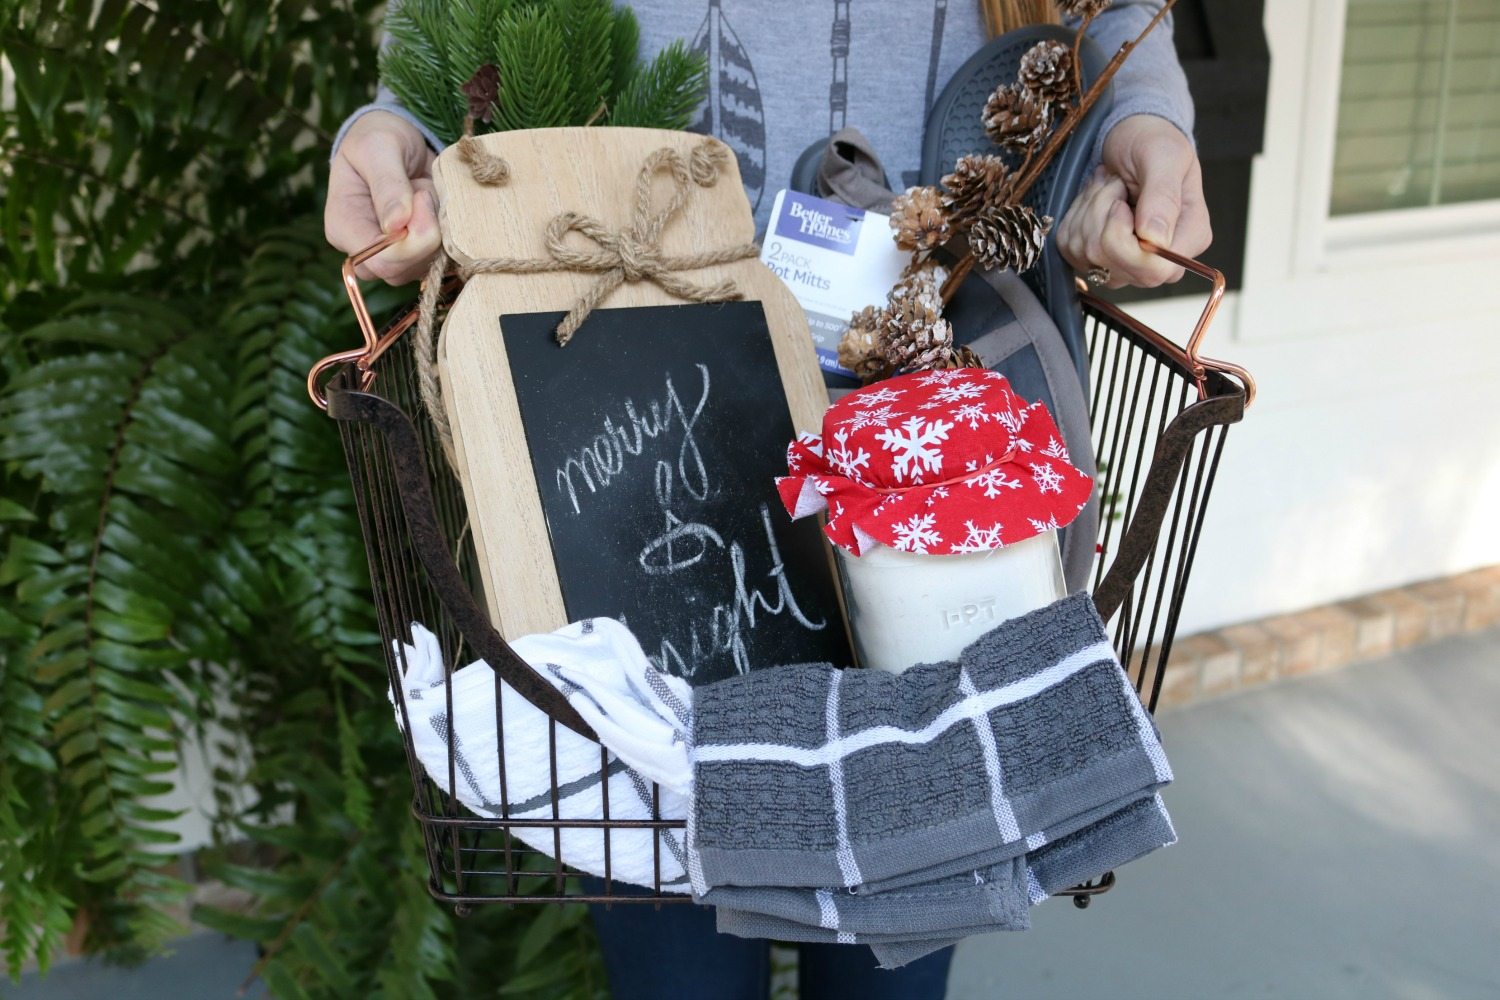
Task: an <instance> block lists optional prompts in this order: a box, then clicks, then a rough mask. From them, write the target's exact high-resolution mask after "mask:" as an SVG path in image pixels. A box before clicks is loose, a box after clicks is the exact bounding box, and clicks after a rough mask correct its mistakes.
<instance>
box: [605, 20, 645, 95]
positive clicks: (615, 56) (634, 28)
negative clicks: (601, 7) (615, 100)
mask: <svg viewBox="0 0 1500 1000" xmlns="http://www.w3.org/2000/svg"><path fill="white" fill-rule="evenodd" d="M640 47H641V25H640V22H639V21H637V20H636V19H635V11H633V10H631V9H630V8H629V7H618V8H616V9H615V23H614V27H613V29H612V30H611V33H610V70H609V79H610V86H609V92H610V94H611V95H618V94H619V93H620V92H621V91H623V90H624V89H625V87H626V86H627V85H628V84H629V83H630V78H631V76H632V75H634V73H635V66H636V61H637V60H638V58H639V51H640Z"/></svg>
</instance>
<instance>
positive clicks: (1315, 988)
mask: <svg viewBox="0 0 1500 1000" xmlns="http://www.w3.org/2000/svg"><path fill="white" fill-rule="evenodd" d="M1160 724H1161V729H1162V734H1163V737H1164V739H1165V742H1166V747H1167V753H1168V755H1169V756H1170V757H1171V760H1172V764H1173V767H1174V769H1175V771H1176V774H1177V782H1176V784H1174V785H1173V786H1172V787H1171V788H1169V789H1168V790H1167V791H1166V793H1165V799H1166V802H1167V807H1168V808H1169V809H1170V810H1171V812H1172V816H1173V820H1174V822H1175V823H1176V826H1177V831H1178V835H1179V837H1180V838H1181V839H1180V842H1179V843H1178V844H1177V845H1176V846H1174V847H1171V848H1168V849H1167V850H1164V851H1159V852H1157V853H1156V854H1154V855H1152V856H1150V857H1148V858H1145V859H1143V860H1142V861H1139V862H1137V863H1136V864H1133V865H1130V866H1129V867H1127V868H1125V869H1123V870H1122V871H1121V873H1120V881H1119V884H1118V885H1117V886H1116V888H1115V889H1114V890H1113V891H1111V892H1110V893H1108V894H1106V895H1104V896H1101V897H1099V898H1097V899H1096V900H1095V901H1094V903H1093V905H1092V906H1090V907H1089V908H1088V909H1087V910H1078V909H1075V908H1074V907H1073V905H1072V904H1071V903H1069V902H1067V901H1066V900H1051V901H1049V902H1047V903H1046V904H1044V905H1043V906H1041V907H1039V908H1038V909H1037V910H1036V911H1035V913H1034V918H1035V920H1034V922H1035V926H1034V927H1033V929H1032V930H1031V931H1029V932H1027V933H1025V934H1013V935H990V936H986V937H981V938H974V939H971V940H969V941H966V942H964V943H963V944H962V945H960V946H959V950H958V956H957V959H956V961H955V963H954V968H953V976H952V980H951V984H950V989H949V1000H1052V998H1057V1000H1135V998H1139V1000H1217V998H1241V997H1256V998H1260V997H1268V998H1293V1000H1303V998H1305V1000H1346V998H1347V1000H1356V998H1357V1000H1381V998H1400V1000H1479V998H1497V997H1500V630H1490V631H1488V632H1481V633H1475V634H1470V635H1464V636H1457V637H1454V638H1451V639H1446V640H1443V641H1441V642H1438V643H1434V644H1432V645H1428V646H1424V647H1420V648H1417V649H1411V650H1407V651H1405V652H1402V653H1399V654H1397V655H1395V656H1392V657H1389V658H1387V659H1385V660H1381V661H1377V662H1373V663H1368V664H1364V665H1361V666H1357V667H1352V668H1349V669H1347V670H1343V671H1340V672H1336V673H1331V674H1323V675H1316V676H1309V677H1304V678H1299V679H1295V680H1288V681H1284V682H1280V683H1277V684H1274V685H1271V686H1269V687H1264V688H1259V689H1256V690H1253V691H1250V692H1247V693H1244V694H1239V695H1234V696H1231V697H1228V698H1224V699H1221V700H1218V701H1212V702H1207V703H1201V704H1195V705H1193V706H1191V707H1188V708H1184V709H1180V710H1175V711H1169V712H1166V713H1164V714H1163V716H1162V717H1161V719H1160ZM253 963H254V950H253V949H252V948H250V947H249V946H247V945H244V944H237V943H230V942H227V941H224V940H223V939H221V938H217V937H214V936H210V935H198V936H195V937H192V938H188V939H185V940H184V941H183V943H182V946H181V947H180V948H179V950H178V953H177V954H176V955H175V956H173V957H170V958H165V959H159V960H156V961H153V962H150V963H147V965H146V966H145V967H143V968H141V969H136V970H133V971H128V972H127V971H122V970H116V969H109V968H105V967H101V966H98V965H95V964H93V963H84V962H74V963H66V964H64V965H62V966H60V967H58V968H56V969H54V971H53V973H52V975H51V976H50V977H49V978H48V980H47V981H46V982H38V981H37V979H36V977H35V975H34V974H31V975H28V976H27V977H25V978H24V979H23V981H22V983H21V984H20V985H19V986H9V985H7V986H5V987H3V988H0V995H4V996H7V997H13V998H16V1000H42V998H46V1000H134V998H137V997H140V998H143V1000H144V998H146V997H151V998H156V997H172V998H183V1000H200V998H201V1000H217V998H221V997H231V996H233V995H234V988H235V986H237V985H238V984H239V982H240V980H241V979H242V978H243V976H244V974H245V972H247V971H248V970H249V968H250V966H251V965H252V964H253ZM256 994H258V990H257V991H252V995H256ZM663 1000H691V998H675V997H674V998H663ZM804 1000H840V998H824V997H807V998H804Z"/></svg>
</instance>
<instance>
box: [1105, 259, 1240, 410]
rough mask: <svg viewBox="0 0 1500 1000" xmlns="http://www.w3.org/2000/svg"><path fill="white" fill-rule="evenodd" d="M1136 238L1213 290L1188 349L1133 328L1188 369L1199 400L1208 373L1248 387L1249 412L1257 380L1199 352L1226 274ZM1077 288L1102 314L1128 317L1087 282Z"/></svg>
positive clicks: (1205, 392) (1205, 388) (1221, 296)
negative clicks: (1099, 295) (1206, 283)
mask: <svg viewBox="0 0 1500 1000" xmlns="http://www.w3.org/2000/svg"><path fill="white" fill-rule="evenodd" d="M1136 239H1137V240H1140V244H1141V249H1142V250H1145V251H1146V252H1147V253H1154V254H1156V255H1157V256H1158V257H1161V258H1162V259H1163V260H1169V261H1171V262H1172V263H1173V264H1176V265H1177V266H1178V267H1180V268H1182V269H1183V270H1184V271H1191V272H1192V273H1193V274H1196V275H1198V277H1200V278H1206V279H1207V280H1208V281H1209V283H1210V284H1212V285H1213V288H1212V289H1211V290H1210V291H1209V293H1208V302H1206V303H1205V304H1204V306H1203V312H1202V313H1201V314H1199V316H1198V322H1197V323H1196V324H1195V325H1194V326H1193V332H1192V335H1191V336H1189V337H1188V342H1187V346H1186V347H1179V346H1177V344H1175V343H1173V342H1172V341H1170V340H1168V339H1167V338H1166V337H1163V336H1162V335H1161V334H1159V333H1157V332H1156V331H1155V330H1152V329H1150V328H1149V327H1145V326H1144V325H1143V324H1140V323H1132V326H1135V327H1137V328H1139V329H1140V332H1141V333H1142V334H1143V335H1145V337H1146V339H1147V340H1149V341H1150V342H1151V344H1152V346H1154V347H1156V348H1157V350H1159V351H1161V352H1162V353H1164V354H1166V355H1168V356H1169V357H1171V358H1173V359H1174V360H1176V361H1177V362H1178V363H1179V364H1181V365H1182V366H1183V367H1185V368H1186V369H1187V371H1188V374H1189V375H1191V376H1192V379H1193V383H1194V385H1195V386H1196V388H1197V389H1198V398H1199V399H1203V398H1204V397H1206V396H1207V395H1208V384H1207V382H1208V373H1209V372H1211V371H1212V372H1219V373H1221V374H1224V375H1231V376H1233V377H1234V378H1236V379H1237V380H1239V382H1240V384H1242V385H1243V386H1244V387H1245V408H1246V409H1249V408H1250V404H1251V403H1253V402H1254V401H1255V379H1254V377H1253V376H1251V374H1250V373H1249V372H1248V371H1246V370H1245V369H1244V368H1242V367H1240V366H1239V365H1237V364H1233V363H1232V362H1229V361H1217V360H1215V359H1213V358H1206V357H1204V356H1203V355H1201V354H1199V353H1198V349H1199V347H1200V346H1201V345H1202V343H1203V337H1204V335H1205V334H1207V333H1208V328H1209V325H1210V324H1212V323H1213V321H1214V314H1215V313H1217V312H1218V311H1219V304H1220V303H1221V302H1222V301H1223V299H1224V288H1225V282H1224V272H1222V271H1219V270H1218V269H1216V268H1212V267H1209V266H1208V265H1207V264H1205V263H1203V262H1202V261H1201V260H1196V259H1194V258H1192V257H1185V256H1183V255H1182V254H1180V253H1178V252H1177V251H1175V250H1169V249H1168V248H1166V247H1163V246H1158V245H1156V244H1155V243H1152V242H1151V241H1150V240H1148V239H1145V238H1143V237H1140V236H1137V237H1136ZM1078 287H1079V290H1080V291H1082V292H1085V293H1088V298H1089V301H1090V302H1091V303H1092V304H1093V305H1094V306H1096V307H1098V308H1099V309H1100V310H1101V311H1103V312H1106V313H1110V314H1112V315H1114V316H1115V317H1117V318H1120V319H1127V318H1128V317H1126V316H1125V314H1124V313H1123V312H1121V311H1120V309H1119V308H1118V307H1116V306H1114V305H1113V304H1111V303H1109V302H1106V301H1104V300H1103V299H1101V298H1099V297H1097V296H1095V295H1093V294H1092V292H1091V291H1090V289H1089V287H1088V285H1087V284H1086V283H1085V282H1083V281H1081V280H1080V281H1079V282H1078Z"/></svg>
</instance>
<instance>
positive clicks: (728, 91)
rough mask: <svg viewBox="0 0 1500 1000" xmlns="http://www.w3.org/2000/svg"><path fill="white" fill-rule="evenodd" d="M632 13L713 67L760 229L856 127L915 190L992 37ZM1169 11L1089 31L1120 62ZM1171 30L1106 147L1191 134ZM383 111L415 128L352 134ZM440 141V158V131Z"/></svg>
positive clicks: (962, 31)
mask: <svg viewBox="0 0 1500 1000" xmlns="http://www.w3.org/2000/svg"><path fill="white" fill-rule="evenodd" d="M629 6H630V7H631V8H632V9H633V10H634V11H635V14H636V17H637V19H638V20H639V21H640V25H641V54H642V56H650V55H652V54H654V53H655V52H657V51H658V50H660V49H661V48H662V47H663V46H665V45H667V44H668V43H670V42H672V41H674V40H676V39H679V38H680V39H685V40H687V41H688V42H689V43H690V44H691V45H692V46H693V47H694V48H696V49H698V50H699V51H701V52H703V53H704V54H705V55H706V56H707V57H708V94H707V97H706V99H705V101H704V105H703V109H702V112H701V114H700V117H699V120H698V122H697V124H696V125H695V126H694V128H695V129H696V130H697V131H700V132H705V133H708V134H711V135H714V136H717V137H718V138H720V139H722V140H724V142H726V143H727V144H728V145H729V147H730V148H731V149H733V150H734V152H735V154H736V156H737V157H738V159H739V165H740V176H741V177H742V178H743V180H744V183H745V192H746V194H747V195H748V196H749V198H750V204H751V206H752V207H753V209H754V211H755V224H756V229H757V231H764V229H765V226H766V219H767V216H768V215H769V214H770V211H771V203H772V202H773V201H774V199H775V195H776V192H777V191H778V190H780V189H781V188H783V187H786V186H787V182H788V180H789V178H790V176H791V171H792V166H793V164H794V163H795V162H796V160H797V157H798V156H799V155H800V154H801V153H802V151H803V150H805V149H806V148H807V147H808V146H809V145H811V144H812V143H814V142H817V141H819V140H821V139H826V138H827V137H828V136H829V135H831V134H833V133H834V132H836V131H838V130H839V129H841V128H844V127H845V126H853V127H855V128H857V129H859V130H860V131H861V132H863V133H864V134H865V135H866V136H867V137H868V138H869V139H870V142H871V144H872V145H873V146H874V148H875V151H876V153H877V154H879V156H880V158H881V160H882V162H883V163H884V165H885V168H886V171H887V173H888V175H889V180H890V183H891V185H892V186H893V187H895V188H896V189H897V190H900V189H902V188H905V187H907V186H909V185H911V184H914V183H916V175H917V167H918V164H919V162H920V159H921V147H922V131H923V128H924V126H925V124H926V116H927V110H928V108H930V107H931V106H932V102H933V100H934V99H935V98H936V97H937V95H938V94H939V93H940V92H941V91H942V89H943V87H944V86H945V85H946V84H947V83H948V81H949V79H950V78H951V77H952V76H953V73H954V71H955V70H957V69H958V68H959V66H961V65H963V62H964V60H966V59H968V58H969V56H971V55H973V54H974V52H975V51H976V50H977V49H978V48H979V47H980V46H981V45H983V44H984V43H985V42H986V41H987V40H988V35H987V33H986V31H985V26H984V19H983V16H982V14H981V13H980V5H979V2H978V0H630V4H629ZM1160 8H1161V0H1115V3H1114V4H1113V5H1112V6H1111V7H1110V8H1108V9H1107V10H1106V11H1105V12H1104V14H1102V15H1101V16H1100V17H1099V18H1098V19H1097V20H1096V21H1095V22H1094V23H1093V24H1092V25H1091V26H1090V28H1089V34H1090V36H1091V37H1093V38H1094V40H1095V41H1097V42H1098V43H1099V44H1100V45H1101V46H1102V47H1103V49H1104V51H1106V52H1113V51H1114V50H1116V49H1118V48H1119V47H1120V44H1121V43H1122V42H1124V41H1127V40H1129V39H1131V38H1134V37H1135V35H1136V34H1137V33H1138V32H1139V31H1140V30H1141V28H1143V27H1144V26H1145V25H1146V23H1147V22H1148V21H1150V19H1151V17H1152V16H1153V15H1154V14H1155V13H1156V12H1157V11H1158V10H1159V9H1160ZM1171 28H1172V25H1171V19H1170V16H1169V17H1168V18H1167V19H1166V20H1165V21H1164V22H1163V24H1162V25H1161V26H1160V27H1159V28H1158V29H1157V30H1156V31H1154V32H1152V34H1151V35H1150V36H1148V37H1147V39H1146V41H1145V42H1144V43H1142V45H1141V46H1140V48H1138V49H1137V50H1136V51H1135V52H1134V53H1132V54H1131V56H1130V58H1129V59H1128V60H1127V61H1126V62H1125V64H1124V66H1123V67H1122V68H1121V69H1120V72H1119V74H1118V75H1117V76H1116V77H1115V103H1114V106H1113V108H1111V110H1110V114H1109V116H1108V118H1106V120H1105V123H1104V128H1103V129H1102V130H1101V132H1100V135H1101V137H1102V136H1104V135H1106V134H1108V131H1109V129H1110V128H1111V127H1113V125H1114V123H1115V122H1117V121H1119V120H1120V119H1121V118H1124V117H1126V116H1127V115H1131V114H1142V113H1144V114H1154V115H1158V116H1160V117H1162V118H1166V119H1167V120H1168V121H1171V122H1173V123H1174V124H1176V125H1177V126H1178V127H1179V128H1180V129H1182V131H1183V132H1184V133H1186V134H1187V135H1188V136H1189V137H1191V136H1192V128H1193V107H1192V99H1191V98H1190V97H1189V95H1188V91H1187V82H1186V80H1185V79H1184V77H1183V74H1182V69H1181V67H1180V66H1179V65H1178V64H1177V57H1176V53H1175V51H1174V50H1173V47H1172V40H1171ZM376 109H381V110H388V111H394V112H395V113H397V114H400V115H402V116H403V117H405V118H407V119H408V120H409V121H413V124H417V123H416V122H415V120H414V119H412V117H411V115H410V114H408V113H407V112H406V109H404V108H402V107H401V106H400V105H399V104H398V103H397V102H396V100H395V98H394V97H393V96H392V95H391V93H390V92H389V91H387V90H384V89H382V90H381V91H380V94H379V96H378V97H377V99H376V101H375V102H374V103H373V104H369V105H366V106H365V107H363V108H360V109H359V110H358V111H356V112H355V113H354V114H353V115H350V117H349V119H348V121H346V122H345V124H344V128H345V129H347V128H348V126H349V123H350V122H353V121H354V120H355V119H356V118H358V117H359V116H360V115H361V114H363V113H365V112H367V111H372V110H376ZM418 127H419V128H420V127H421V126H420V124H418ZM423 131H424V134H427V133H426V131H425V130H423ZM342 137H343V132H342V131H340V133H339V138H340V139H341V138H342ZM428 141H429V142H431V143H432V144H433V146H434V148H439V144H438V143H437V141H436V139H435V138H434V137H432V136H431V135H430V134H429V135H428ZM334 145H335V149H336V148H337V140H335V144H334ZM1095 158H1096V159H1097V158H1098V150H1097V149H1096V150H1095Z"/></svg>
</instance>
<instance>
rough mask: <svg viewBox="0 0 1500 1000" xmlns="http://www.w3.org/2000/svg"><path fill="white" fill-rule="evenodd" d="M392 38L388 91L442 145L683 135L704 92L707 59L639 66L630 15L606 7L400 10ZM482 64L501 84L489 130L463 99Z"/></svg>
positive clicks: (663, 55)
mask: <svg viewBox="0 0 1500 1000" xmlns="http://www.w3.org/2000/svg"><path fill="white" fill-rule="evenodd" d="M386 30H387V33H388V34H389V35H390V44H389V45H387V46H386V47H385V49H384V50H383V51H382V52H381V54H380V76H381V80H382V82H383V83H385V85H386V86H388V87H389V88H390V89H391V91H392V92H394V93H395V95H396V97H397V98H398V99H399V100H400V101H401V102H402V103H403V104H404V105H405V106H406V107H407V109H408V110H410V111H411V112H412V114H414V115H415V116H416V117H417V118H418V119H419V120H420V121H421V122H422V123H423V124H424V125H426V126H427V127H428V128H430V129H431V130H432V132H433V133H434V134H435V135H437V137H438V138H439V139H441V140H442V141H443V142H446V143H451V142H454V141H456V140H457V139H458V137H459V136H460V135H463V134H465V132H464V130H465V128H466V127H472V128H473V129H474V131H475V132H476V133H479V134H482V133H484V132H490V131H504V130H508V129H520V128H548V127H554V126H563V125H586V124H592V123H594V122H598V121H602V120H607V121H608V122H609V123H610V124H615V125H639V126H643V127H648V128H685V127H687V125H688V124H690V123H691V121H692V112H693V110H694V109H695V108H696V107H697V105H698V102H699V101H700V100H701V99H702V95H703V92H704V90H705V89H706V86H707V60H706V58H705V57H704V56H703V55H701V54H698V53H694V52H690V51H689V50H688V49H687V47H686V46H685V45H683V44H682V43H681V42H677V43H674V44H673V45H669V46H667V48H666V49H664V50H663V51H662V52H660V53H659V54H658V55H657V56H656V57H655V58H653V59H651V60H650V61H648V62H642V61H641V60H640V59H639V58H638V55H637V47H638V46H639V44H640V26H639V24H638V23H637V21H636V19H635V15H634V14H632V13H631V12H630V10H629V9H628V8H621V9H618V10H617V9H615V7H614V5H613V4H612V3H610V0H524V2H523V0H403V2H402V3H400V4H394V5H392V7H391V9H390V10H389V12H388V13H387V15H386ZM485 65H494V66H495V67H497V68H498V70H499V81H500V85H499V93H498V97H497V99H496V101H495V102H494V107H493V113H492V114H491V115H490V116H489V120H488V121H486V119H485V116H484V115H483V114H474V113H472V109H471V108H469V106H468V98H467V97H466V94H465V92H464V89H463V88H464V87H465V85H466V84H468V83H469V81H470V80H471V79H473V77H474V74H475V72H476V71H477V70H478V69H479V68H480V67H482V66H485ZM601 109H602V110H601ZM466 117H467V118H469V119H471V120H470V121H468V122H466V120H465V119H466Z"/></svg>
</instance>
